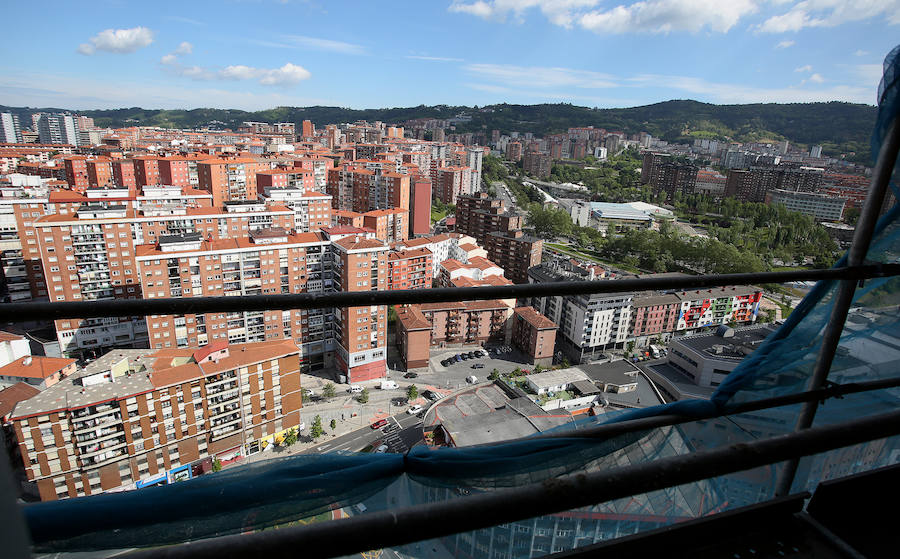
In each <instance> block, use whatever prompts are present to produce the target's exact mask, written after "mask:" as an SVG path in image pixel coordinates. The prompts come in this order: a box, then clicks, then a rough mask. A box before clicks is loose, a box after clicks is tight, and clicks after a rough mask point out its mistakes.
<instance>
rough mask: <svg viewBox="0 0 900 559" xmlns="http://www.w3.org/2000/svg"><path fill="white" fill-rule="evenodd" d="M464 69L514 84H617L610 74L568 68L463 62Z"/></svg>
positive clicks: (535, 85) (599, 86)
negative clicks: (465, 63)
mask: <svg viewBox="0 0 900 559" xmlns="http://www.w3.org/2000/svg"><path fill="white" fill-rule="evenodd" d="M463 69H464V70H465V71H467V72H469V73H471V74H474V75H476V76H478V77H480V78H487V79H489V80H492V81H498V82H502V83H504V84H506V85H509V86H516V87H529V88H553V87H578V88H591V89H598V88H609V87H618V85H619V84H618V83H616V81H615V78H614V77H613V76H610V75H609V74H601V73H600V72H591V71H588V70H574V69H571V68H548V67H541V66H513V65H509V64H468V65H466V66H463Z"/></svg>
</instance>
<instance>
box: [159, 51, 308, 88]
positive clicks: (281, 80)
mask: <svg viewBox="0 0 900 559" xmlns="http://www.w3.org/2000/svg"><path fill="white" fill-rule="evenodd" d="M193 50H194V47H193V46H192V45H191V44H190V43H188V42H183V43H181V44H180V45H178V48H176V49H175V50H174V51H173V52H171V53H169V54H167V55H165V56H163V57H162V58H161V59H160V60H159V62H160V63H161V64H162V65H163V66H165V67H166V68H167V69H168V70H169V71H170V72H173V73H175V74H177V75H179V76H183V77H186V78H191V79H192V80H198V81H209V80H238V81H241V80H257V81H258V82H259V83H260V84H262V85H293V84H296V83H299V82H301V81H303V80H306V79H309V78H310V76H311V75H312V74H310V73H309V71H308V70H307V69H306V68H304V67H302V66H298V65H296V64H291V63H290V62H288V63H287V64H285V65H284V66H282V67H280V68H255V67H253V66H245V65H243V64H233V65H230V66H226V67H225V68H223V69H221V70H215V69H212V68H204V67H202V66H186V65H184V64H182V63H181V62H180V60H179V59H178V57H179V56H182V55H188V54H190V53H191V52H193Z"/></svg>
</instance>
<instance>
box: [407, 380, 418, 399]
mask: <svg viewBox="0 0 900 559" xmlns="http://www.w3.org/2000/svg"><path fill="white" fill-rule="evenodd" d="M406 397H407V398H408V399H409V400H410V401H412V400H415V399H416V398H418V397H419V389H418V388H416V385H415V384H410V385H409V388H407V389H406Z"/></svg>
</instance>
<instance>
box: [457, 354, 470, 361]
mask: <svg viewBox="0 0 900 559" xmlns="http://www.w3.org/2000/svg"><path fill="white" fill-rule="evenodd" d="M459 358H460V359H462V360H463V361H468V360H469V354H468V353H461V354H460V355H459Z"/></svg>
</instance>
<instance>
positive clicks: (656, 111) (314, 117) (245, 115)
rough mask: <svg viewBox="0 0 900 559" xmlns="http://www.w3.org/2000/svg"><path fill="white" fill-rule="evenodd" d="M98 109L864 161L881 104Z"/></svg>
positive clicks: (101, 116)
mask: <svg viewBox="0 0 900 559" xmlns="http://www.w3.org/2000/svg"><path fill="white" fill-rule="evenodd" d="M63 110H65V109H52V108H42V109H37V108H28V107H4V106H0V111H4V112H6V111H10V112H13V113H16V114H19V115H20V119H21V120H22V124H23V125H26V124H27V123H29V122H30V116H29V115H30V114H31V113H35V112H52V111H57V112H59V111H63ZM71 112H77V113H78V114H82V115H85V116H89V117H93V118H94V120H95V122H96V124H97V125H98V126H113V127H121V126H128V125H143V126H163V127H170V128H197V127H203V126H207V125H218V126H222V127H227V128H236V127H237V126H239V125H240V123H241V122H244V121H248V120H250V121H263V122H295V123H299V122H301V121H303V120H305V119H309V120H311V121H313V122H314V123H316V125H319V126H322V125H324V124H329V123H338V122H353V121H356V120H368V121H375V120H380V121H383V122H388V123H402V122H404V121H407V120H411V119H415V118H440V119H448V118H452V117H454V116H456V115H458V114H462V113H465V114H467V115H469V116H471V117H472V118H471V120H469V121H467V122H461V123H458V124H456V131H457V132H480V131H486V132H487V133H490V131H491V130H494V129H499V130H501V131H502V132H504V133H508V132H511V131H519V132H534V133H535V134H538V135H544V134H548V133H558V132H565V130H566V129H567V128H569V127H573V126H594V127H598V128H606V129H608V130H622V131H624V132H627V133H636V132H640V131H646V132H649V133H650V134H652V135H653V136H655V137H658V138H662V139H664V140H667V141H690V140H692V139H695V138H710V139H720V140H734V141H741V142H746V141H758V140H764V139H770V140H782V139H787V140H789V141H790V142H792V143H796V144H802V145H804V146H808V145H814V144H818V145H821V146H822V148H823V152H824V153H826V154H828V155H832V156H841V155H842V154H845V155H847V158H848V159H851V160H853V161H857V162H860V163H867V164H869V163H871V162H870V160H869V138H870V136H871V133H872V129H873V127H874V125H875V116H876V112H877V109H876V108H875V107H873V106H870V105H861V104H853V103H842V102H836V101H835V102H830V103H790V104H775V103H765V104H762V103H759V104H752V105H713V104H710V103H701V102H698V101H692V100H673V101H664V102H662V103H655V104H653V105H645V106H640V107H631V108H626V109H592V108H589V107H580V106H577V105H570V104H567V103H560V104H541V105H510V104H506V103H504V104H499V105H487V106H483V107H467V106H448V105H433V106H425V105H420V106H418V107H398V108H385V109H345V108H341V107H323V106H315V107H277V108H274V109H268V110H264V111H255V112H250V111H240V110H233V109H192V110H164V109H142V108H139V107H132V108H125V109H110V110H89V111H71Z"/></svg>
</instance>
